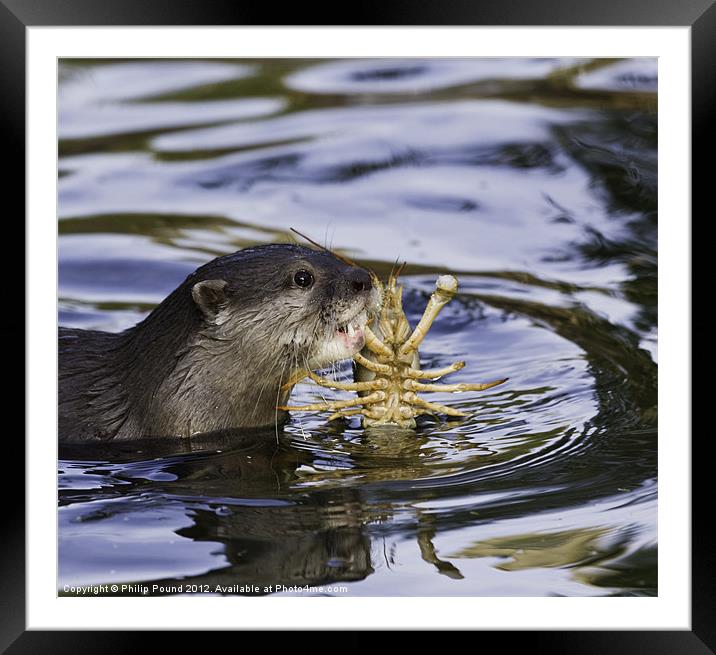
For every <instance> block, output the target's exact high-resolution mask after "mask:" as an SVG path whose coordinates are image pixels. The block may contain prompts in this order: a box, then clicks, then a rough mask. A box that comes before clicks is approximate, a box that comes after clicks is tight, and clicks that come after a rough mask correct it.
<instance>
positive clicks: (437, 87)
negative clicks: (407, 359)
mask: <svg viewBox="0 0 716 655" xmlns="http://www.w3.org/2000/svg"><path fill="white" fill-rule="evenodd" d="M59 93H60V116H59V131H60V136H61V140H60V143H59V152H60V159H59V167H60V170H59V174H60V181H59V188H60V194H59V235H60V236H59V257H60V269H59V273H60V291H59V293H60V323H61V324H62V325H68V326H76V327H85V328H99V329H104V330H111V331H118V330H122V329H124V328H126V327H128V326H130V325H132V324H134V323H135V322H136V321H138V320H140V319H141V318H142V317H143V316H145V315H146V313H147V312H148V311H149V310H150V309H151V308H152V307H153V306H154V305H155V304H156V303H158V302H160V301H161V300H162V299H163V298H164V296H165V295H166V294H167V293H168V292H169V291H171V290H172V289H173V288H174V287H175V286H176V285H177V284H178V283H179V282H180V281H181V280H182V279H183V278H184V276H185V275H187V274H188V273H189V272H191V271H192V270H193V269H194V268H195V267H197V266H198V265H199V264H201V263H203V262H205V261H207V260H208V259H210V258H212V257H213V256H216V255H220V254H225V253H228V252H232V251H234V250H236V249H238V248H241V247H244V246H247V245H250V244H255V243H264V242H275V241H288V240H291V236H290V232H289V228H290V227H296V228H297V229H299V230H301V231H303V232H304V233H307V234H310V235H312V236H313V237H314V238H316V239H318V240H320V241H324V242H326V243H330V244H332V246H333V247H334V248H335V249H337V250H340V251H343V252H345V253H347V254H348V255H349V256H351V257H353V258H355V259H357V260H359V261H361V262H363V263H366V264H368V265H370V266H371V267H373V268H374V269H375V270H377V271H379V272H381V273H383V274H384V273H385V272H386V271H387V270H389V268H390V266H391V265H392V263H393V262H394V261H395V260H396V259H398V258H400V259H403V260H406V261H407V262H408V268H407V269H406V272H405V275H404V278H403V282H404V284H405V287H406V302H405V305H406V311H407V313H408V316H409V318H410V320H411V321H412V322H415V321H416V320H417V318H418V317H419V316H420V314H421V313H422V310H423V308H424V306H425V302H426V299H427V297H428V295H429V293H430V291H431V290H432V288H433V285H434V281H435V278H436V275H437V274H438V273H440V272H444V271H451V272H454V273H455V274H456V275H457V276H458V278H459V281H460V294H459V296H458V297H457V298H456V299H455V300H454V301H453V302H452V303H450V305H448V306H447V308H446V309H445V310H444V312H443V313H442V314H441V316H440V318H439V319H438V320H437V322H436V324H435V326H434V327H433V329H432V330H431V332H430V333H429V335H428V338H427V339H426V341H425V342H424V345H423V347H422V349H421V355H422V360H423V364H424V365H425V366H426V367H439V366H443V365H447V364H448V363H450V362H452V361H454V360H456V359H464V360H466V361H467V367H466V368H465V369H464V370H462V371H460V372H458V373H456V374H454V375H452V376H451V378H450V380H449V381H452V382H460V381H465V382H467V381H486V380H491V379H494V378H497V377H509V378H510V380H509V382H508V383H506V384H505V385H502V386H500V387H497V388H495V389H491V390H489V391H487V392H483V393H481V394H479V393H475V394H463V395H442V394H439V395H436V396H434V397H433V398H431V400H433V399H434V400H435V401H437V402H443V403H447V404H451V405H454V406H456V407H459V408H461V409H463V410H466V411H469V412H470V413H471V416H470V418H468V419H467V420H465V421H464V422H461V423H440V422H437V421H428V422H425V423H423V424H422V425H420V426H419V427H418V429H416V430H414V431H399V430H382V431H374V432H370V431H364V430H362V429H360V428H359V427H358V426H357V425H356V424H342V423H332V424H330V425H329V424H326V423H325V415H313V414H295V415H294V416H293V418H292V421H291V422H290V424H288V425H287V426H286V428H285V429H284V430H283V431H282V432H281V433H280V434H279V438H278V440H277V437H276V434H275V432H274V431H273V430H270V431H267V432H266V433H265V434H262V435H259V437H250V438H248V437H247V438H243V439H241V438H238V437H236V438H234V439H231V440H227V441H226V442H223V443H215V442H214V443H212V442H200V441H198V442H192V443H190V444H156V443H154V444H152V443H146V444H132V445H124V446H116V447H112V448H107V447H105V448H103V449H88V448H87V447H85V448H83V449H77V448H75V449H74V450H73V449H70V448H63V449H62V450H61V451H60V462H59V505H60V508H59V527H60V540H59V557H60V579H59V581H58V585H59V589H60V590H62V589H63V587H64V585H66V584H70V585H84V584H93V583H115V582H116V583H133V584H136V583H149V584H151V583H158V584H162V585H167V586H170V585H172V584H178V583H181V582H183V583H184V584H187V583H192V584H198V585H206V587H203V586H202V587H200V589H201V590H203V589H209V591H210V592H216V590H217V585H223V586H225V587H228V586H230V585H258V586H260V587H263V586H265V585H266V586H267V585H274V586H275V585H286V586H304V585H311V586H316V585H330V586H331V589H330V590H329V591H326V592H323V593H330V594H334V595H339V596H343V595H381V596H382V595H474V596H478V595H479V596H497V595H569V596H572V595H655V594H656V593H657V524H656V510H657V483H656V478H657V466H656V464H657V449H656V444H657V442H656V420H657V412H656V398H657V365H656V345H657V325H656V316H657V313H656V311H657V282H656V280H657V254H656V253H657V240H656V234H657V213H656V210H657V205H656V142H657V132H656V118H657V117H656V63H655V61H653V60H630V61H620V62H614V61H609V60H601V61H588V60H581V61H578V60H567V59H564V60H557V59H535V60H517V59H503V60H496V59H493V60H491V59H476V60H454V59H442V60H415V59H412V60H396V61H384V60H370V59H368V60H357V61H337V62H318V61H299V60H292V61H286V60H269V61H242V62H226V61H216V60H213V61H203V62H202V61H180V60H172V61H158V60H145V61H138V62H137V61H135V62H107V61H105V62H69V61H67V62H62V63H61V66H60V91H59ZM338 375H339V377H341V378H347V377H348V375H349V372H348V369H347V367H346V366H345V365H342V366H340V367H339V370H338ZM343 395H345V394H342V393H341V392H331V391H326V390H320V392H319V391H318V390H317V389H316V387H314V386H310V385H308V384H303V385H299V386H298V387H297V388H296V390H295V392H294V396H293V400H295V401H296V402H297V403H303V402H306V401H315V400H316V399H319V398H320V397H321V396H336V397H339V396H343Z"/></svg>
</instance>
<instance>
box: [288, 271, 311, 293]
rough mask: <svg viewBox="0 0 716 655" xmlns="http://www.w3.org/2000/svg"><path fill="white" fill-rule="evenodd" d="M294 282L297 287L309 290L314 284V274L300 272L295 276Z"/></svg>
mask: <svg viewBox="0 0 716 655" xmlns="http://www.w3.org/2000/svg"><path fill="white" fill-rule="evenodd" d="M293 281H294V282H295V283H296V286H299V287H303V288H304V289H307V288H308V287H310V286H311V285H312V284H313V273H309V272H308V271H298V272H297V273H296V275H294V276H293Z"/></svg>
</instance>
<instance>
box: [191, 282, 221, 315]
mask: <svg viewBox="0 0 716 655" xmlns="http://www.w3.org/2000/svg"><path fill="white" fill-rule="evenodd" d="M225 287H226V280H203V281H201V282H197V283H196V284H195V285H194V286H193V287H192V288H191V297H192V298H194V302H195V303H196V304H197V305H198V306H199V309H201V311H202V312H203V313H204V316H205V317H206V319H207V320H209V321H213V320H214V319H215V318H216V315H217V314H218V313H219V310H220V309H221V306H222V305H223V304H224V303H225V302H226V293H225Z"/></svg>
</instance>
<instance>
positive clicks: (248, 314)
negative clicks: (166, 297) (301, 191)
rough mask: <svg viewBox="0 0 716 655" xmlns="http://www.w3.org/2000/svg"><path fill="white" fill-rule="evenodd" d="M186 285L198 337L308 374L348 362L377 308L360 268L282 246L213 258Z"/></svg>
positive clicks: (268, 364) (374, 291)
mask: <svg viewBox="0 0 716 655" xmlns="http://www.w3.org/2000/svg"><path fill="white" fill-rule="evenodd" d="M188 282H189V284H190V286H191V295H192V298H193V300H194V302H195V303H196V305H197V307H198V308H199V309H200V311H201V316H202V319H203V326H202V329H201V335H202V336H203V337H205V338H206V339H207V340H208V341H210V342H219V343H222V344H225V345H226V346H227V347H228V348H233V347H235V348H236V349H237V350H236V351H235V352H237V354H240V355H241V356H242V357H244V358H248V357H250V358H251V359H252V360H253V362H252V363H255V364H257V365H259V366H265V367H271V366H272V363H273V362H276V361H277V360H282V361H286V362H287V363H288V365H290V366H291V368H295V369H298V368H309V369H316V368H321V367H323V366H325V365H327V364H329V363H331V362H335V361H337V360H341V359H347V358H350V357H352V356H353V355H354V354H355V353H357V352H358V351H359V350H360V349H361V348H362V347H363V345H364V336H363V328H364V327H365V324H366V321H367V320H368V317H369V315H371V314H373V313H375V312H376V311H377V308H378V305H379V302H380V289H379V288H377V287H376V286H374V285H373V283H372V281H371V275H370V273H369V272H368V271H366V270H365V269H363V268H360V267H358V266H352V265H350V264H347V263H345V262H344V261H341V260H340V259H338V258H337V257H335V256H334V255H333V254H331V253H330V252H327V251H318V250H313V249H310V248H306V247H302V246H295V245H287V244H286V245H283V244H273V245H266V246H258V247H255V248H247V249H245V250H240V251H238V252H236V253H234V254H233V255H227V256H225V257H220V258H218V259H215V260H214V261H212V262H210V263H209V264H207V265H206V266H203V267H201V268H200V269H199V270H197V271H196V273H195V274H194V275H193V276H191V277H190V278H189V280H188ZM244 364H247V362H246V361H244ZM267 373H268V371H267Z"/></svg>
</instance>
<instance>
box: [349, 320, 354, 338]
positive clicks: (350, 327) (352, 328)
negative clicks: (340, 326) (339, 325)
mask: <svg viewBox="0 0 716 655" xmlns="http://www.w3.org/2000/svg"><path fill="white" fill-rule="evenodd" d="M354 334H355V328H354V327H353V326H352V325H351V324H350V323H349V324H348V336H349V337H352V336H353V335H354Z"/></svg>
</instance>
